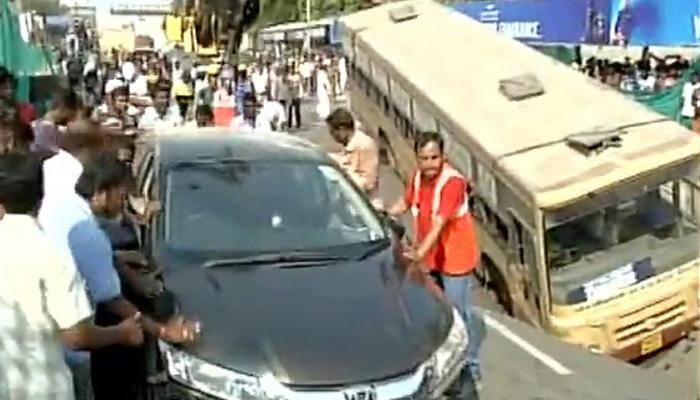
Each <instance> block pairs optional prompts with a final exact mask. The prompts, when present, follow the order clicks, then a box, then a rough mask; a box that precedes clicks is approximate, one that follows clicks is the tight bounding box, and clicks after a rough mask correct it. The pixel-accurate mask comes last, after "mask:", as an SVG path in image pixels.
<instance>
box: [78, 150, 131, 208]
mask: <svg viewBox="0 0 700 400" xmlns="http://www.w3.org/2000/svg"><path fill="white" fill-rule="evenodd" d="M129 177H130V175H129V168H128V167H127V166H126V165H125V164H124V163H123V162H121V161H119V159H118V158H117V156H116V155H115V154H113V153H110V152H101V153H97V154H96V155H94V156H92V157H90V158H89V159H87V160H86V161H85V162H84V163H83V174H82V175H81V176H80V179H78V184H77V185H76V187H75V190H76V192H77V193H78V194H79V195H80V196H82V197H84V198H90V197H92V196H94V195H95V194H96V193H99V192H102V191H106V190H110V189H114V188H117V187H120V186H127V185H129V183H130V180H129Z"/></svg>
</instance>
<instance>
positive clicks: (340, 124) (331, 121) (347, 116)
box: [326, 108, 355, 129]
mask: <svg viewBox="0 0 700 400" xmlns="http://www.w3.org/2000/svg"><path fill="white" fill-rule="evenodd" d="M326 123H327V124H328V125H329V126H330V127H331V128H333V129H342V128H346V129H355V119H354V118H353V117H352V114H351V113H350V111H348V110H346V109H344V108H337V109H335V111H333V112H332V113H331V114H330V115H328V117H327V118H326Z"/></svg>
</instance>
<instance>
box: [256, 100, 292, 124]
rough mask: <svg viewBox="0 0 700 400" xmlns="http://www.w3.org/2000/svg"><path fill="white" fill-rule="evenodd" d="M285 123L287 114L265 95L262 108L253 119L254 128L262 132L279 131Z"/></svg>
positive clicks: (277, 103) (277, 102)
mask: <svg viewBox="0 0 700 400" xmlns="http://www.w3.org/2000/svg"><path fill="white" fill-rule="evenodd" d="M286 122H287V113H286V112H285V110H284V106H283V105H282V103H280V102H279V101H276V100H273V99H272V96H271V95H270V93H266V95H265V100H264V101H263V105H262V108H261V109H260V112H259V113H258V115H257V117H256V119H255V127H256V128H257V129H260V130H263V131H279V130H281V129H282V127H283V126H284V125H285V123H286Z"/></svg>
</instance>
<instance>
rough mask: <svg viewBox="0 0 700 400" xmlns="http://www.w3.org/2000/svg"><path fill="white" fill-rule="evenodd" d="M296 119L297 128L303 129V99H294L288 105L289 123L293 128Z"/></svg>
mask: <svg viewBox="0 0 700 400" xmlns="http://www.w3.org/2000/svg"><path fill="white" fill-rule="evenodd" d="M293 121H296V126H297V129H301V99H292V101H291V102H290V103H289V105H288V107H287V125H288V126H289V127H290V128H291V127H292V122H293Z"/></svg>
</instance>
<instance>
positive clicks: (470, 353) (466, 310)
mask: <svg viewBox="0 0 700 400" xmlns="http://www.w3.org/2000/svg"><path fill="white" fill-rule="evenodd" d="M442 283H443V285H444V286H443V289H444V291H445V296H447V298H448V299H449V300H450V302H452V304H453V305H454V306H455V307H456V308H457V310H459V312H460V313H461V314H462V318H464V322H465V324H466V325H467V333H468V334H469V343H468V345H467V365H468V366H469V371H470V372H471V374H472V378H473V379H475V380H479V379H481V364H480V363H479V354H478V352H479V345H480V344H481V337H480V336H481V329H480V327H479V326H478V324H479V322H478V320H477V318H476V317H475V315H474V313H473V312H472V286H473V284H474V278H473V277H472V276H471V275H464V276H448V275H442Z"/></svg>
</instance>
